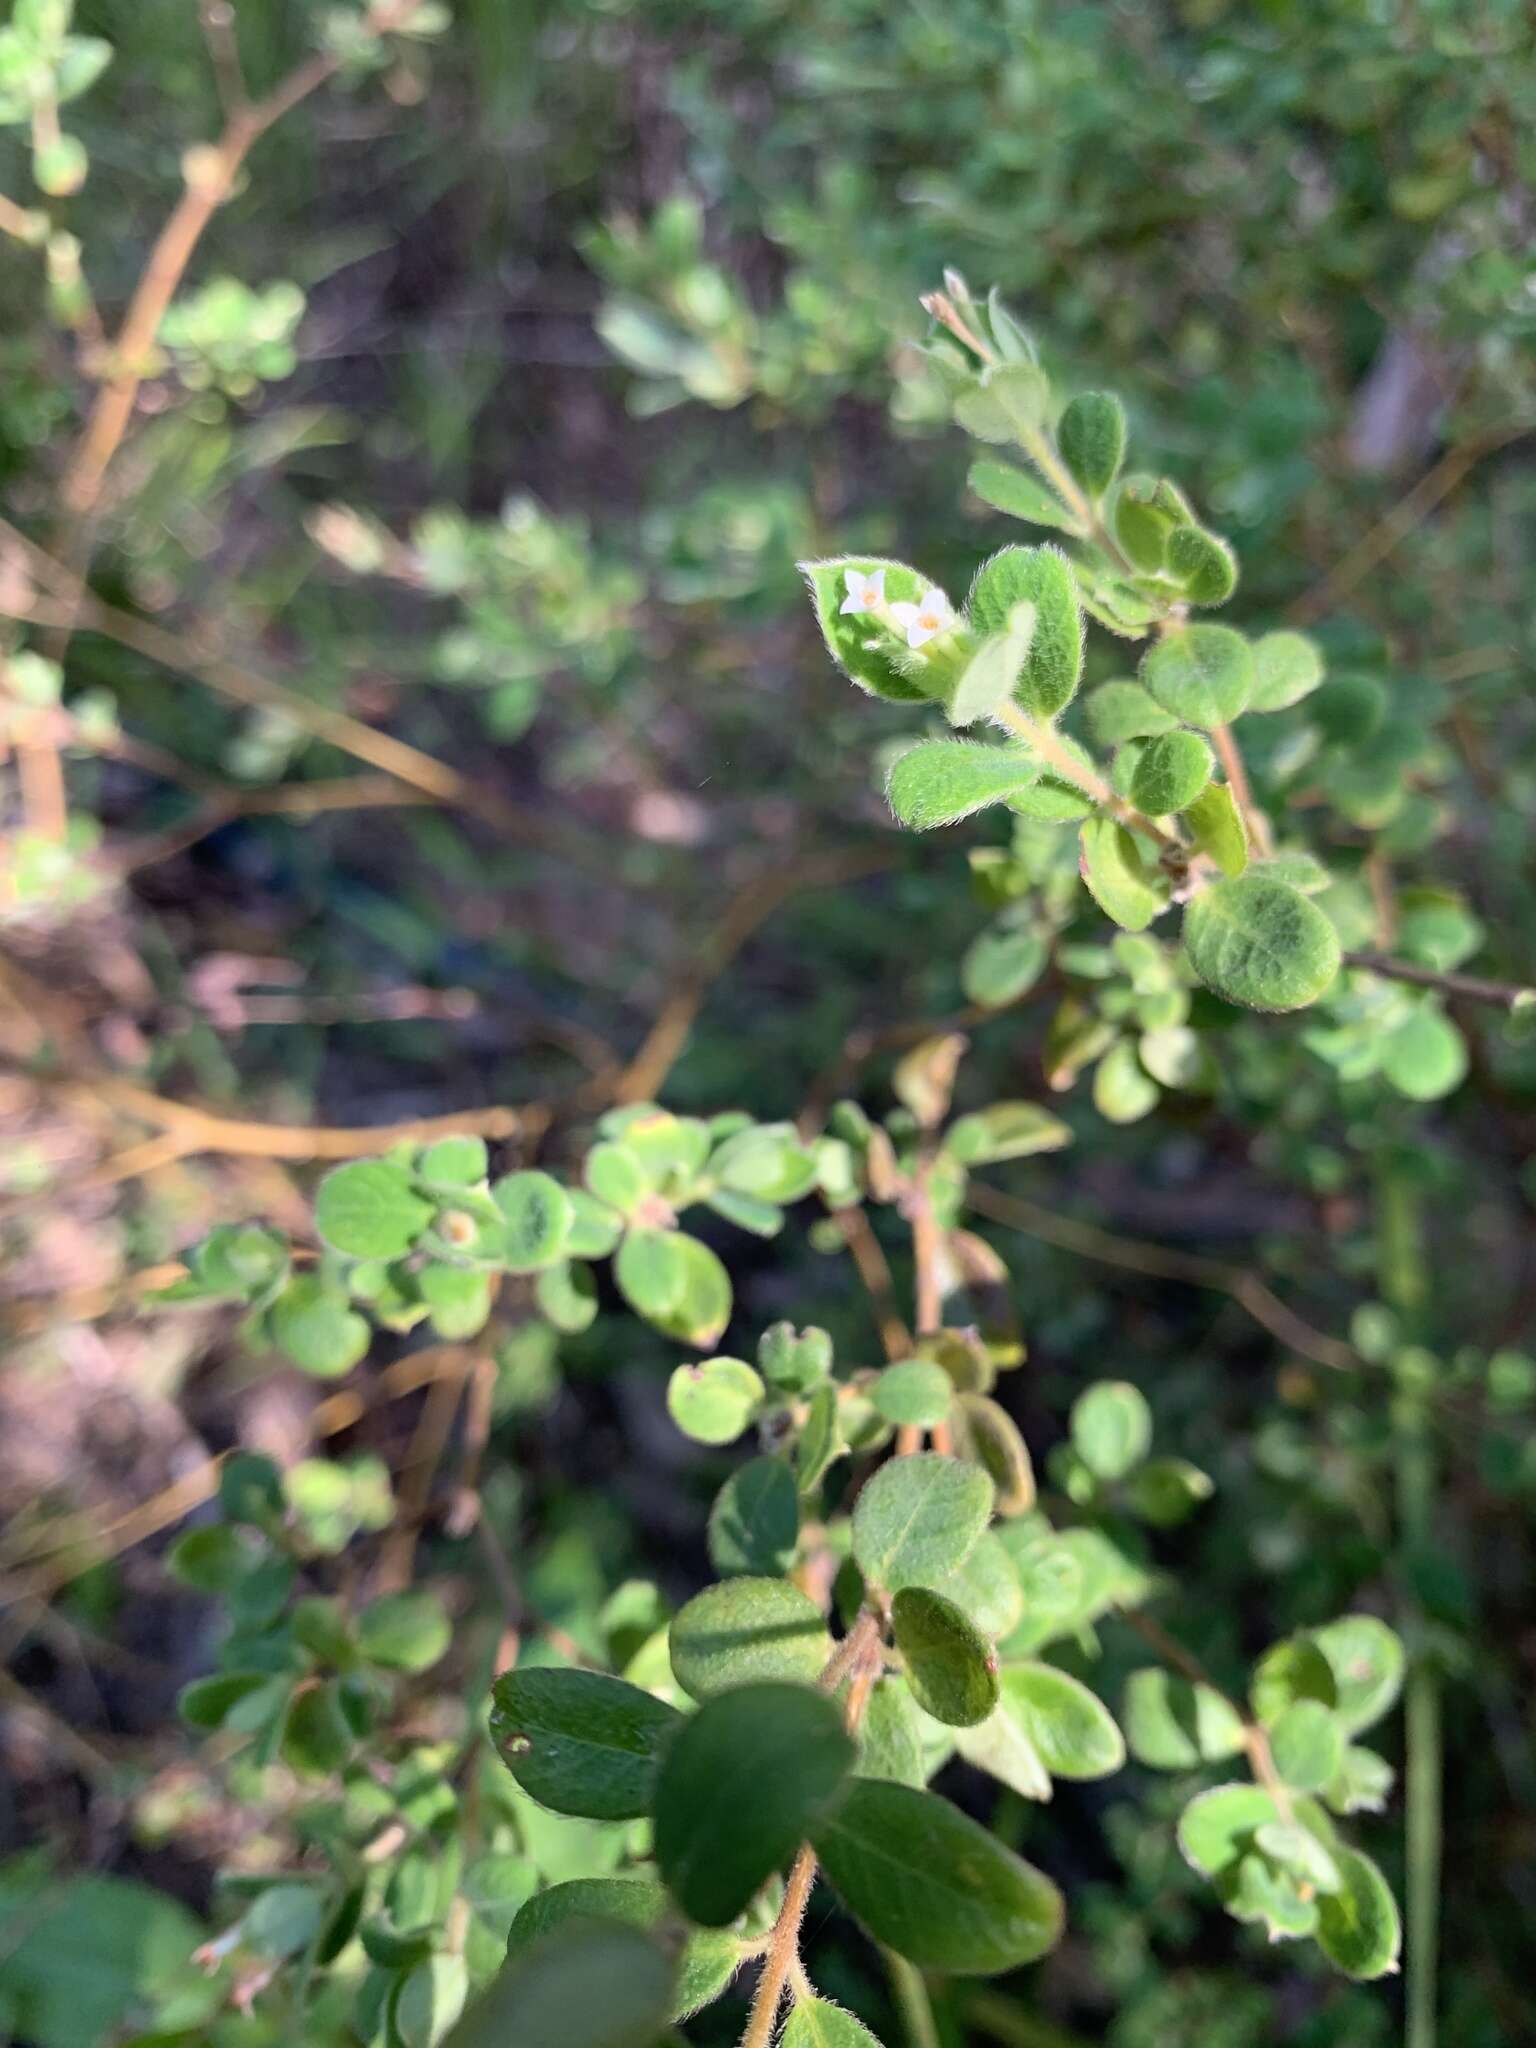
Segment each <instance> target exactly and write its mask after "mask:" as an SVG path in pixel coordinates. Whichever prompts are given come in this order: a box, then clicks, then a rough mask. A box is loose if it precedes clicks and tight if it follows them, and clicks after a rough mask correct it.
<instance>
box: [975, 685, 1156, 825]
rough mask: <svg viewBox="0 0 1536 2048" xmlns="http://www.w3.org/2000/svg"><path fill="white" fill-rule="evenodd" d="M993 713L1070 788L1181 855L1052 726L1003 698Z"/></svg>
mask: <svg viewBox="0 0 1536 2048" xmlns="http://www.w3.org/2000/svg"><path fill="white" fill-rule="evenodd" d="M996 715H997V717H998V718H999V719H1000V720H1001V721H1002V723H1003V724H1004V725H1006V726H1007V727H1008V729H1009V731H1010V732H1014V733H1017V735H1018V737H1019V738H1020V739H1021V740H1023V741H1024V742H1025V743H1026V745H1028V746H1029V747H1031V748H1033V750H1034V751H1035V753H1037V754H1038V755H1039V756H1040V758H1041V760H1042V761H1044V762H1046V763H1047V764H1048V765H1049V767H1050V768H1051V770H1052V772H1053V773H1054V774H1057V775H1059V776H1060V777H1061V778H1062V780H1063V781H1064V782H1070V783H1071V784H1072V786H1073V788H1074V789H1080V790H1081V791H1082V792H1083V794H1084V796H1086V797H1091V798H1092V799H1093V801H1094V803H1096V804H1097V805H1098V806H1099V807H1100V808H1101V809H1102V810H1106V811H1109V812H1111V813H1112V814H1113V815H1114V816H1115V817H1117V818H1118V819H1119V820H1120V821H1121V823H1122V824H1125V825H1130V826H1132V827H1133V828H1134V829H1135V830H1136V831H1138V832H1144V833H1145V834H1146V835H1147V837H1148V838H1149V839H1152V840H1155V841H1156V843H1157V844H1158V845H1159V846H1160V847H1162V849H1163V850H1164V852H1165V853H1177V854H1178V855H1179V856H1180V857H1181V858H1183V857H1184V856H1185V854H1186V851H1187V849H1186V848H1185V847H1184V845H1183V843H1182V842H1181V841H1180V840H1178V839H1176V838H1175V837H1174V836H1173V834H1172V833H1171V832H1165V831H1164V830H1163V828H1162V826H1161V825H1159V824H1157V823H1155V822H1154V820H1153V819H1151V818H1148V817H1145V816H1144V815H1143V814H1142V812H1140V811H1138V810H1137V809H1136V807H1135V806H1134V804H1128V803H1126V802H1125V801H1124V800H1123V799H1122V798H1121V797H1118V796H1116V794H1115V792H1114V791H1113V789H1111V788H1110V786H1109V784H1108V783H1107V782H1106V781H1105V780H1104V778H1103V776H1102V775H1100V774H1099V773H1098V771H1097V770H1096V769H1093V768H1085V767H1084V766H1083V764H1082V762H1081V761H1079V760H1078V758H1077V756H1076V755H1075V754H1074V753H1073V752H1072V751H1071V749H1070V748H1069V747H1068V746H1067V745H1066V744H1065V742H1064V741H1063V740H1062V737H1061V735H1060V733H1058V732H1057V731H1056V729H1055V727H1054V726H1052V725H1049V724H1046V723H1045V722H1044V721H1043V720H1040V719H1036V718H1031V717H1030V715H1029V713H1028V712H1027V711H1023V710H1021V709H1020V708H1019V706H1018V705H1017V704H1014V703H1012V702H1011V701H1007V700H1005V701H1004V702H1003V703H1002V704H1000V705H999V706H998V709H997V714H996Z"/></svg>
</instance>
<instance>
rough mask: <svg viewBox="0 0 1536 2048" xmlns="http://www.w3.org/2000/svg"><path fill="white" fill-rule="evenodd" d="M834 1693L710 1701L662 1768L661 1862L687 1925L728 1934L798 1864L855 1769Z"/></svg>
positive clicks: (770, 1692)
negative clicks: (797, 1854)
mask: <svg viewBox="0 0 1536 2048" xmlns="http://www.w3.org/2000/svg"><path fill="white" fill-rule="evenodd" d="M854 1755H855V1750H854V1744H853V1740H852V1738H851V1737H850V1736H849V1734H848V1733H847V1731H846V1730H845V1729H844V1727H843V1719H842V1714H841V1712H840V1710H839V1708H838V1707H837V1705H836V1703H835V1702H834V1701H833V1700H831V1699H829V1698H828V1697H827V1696H826V1694H825V1693H820V1692H814V1691H812V1690H811V1689H810V1688H808V1687H805V1686H798V1685H783V1684H765V1685H748V1686H742V1687H739V1688H738V1689H736V1690H734V1691H731V1692H727V1693H722V1694H721V1695H720V1696H719V1697H718V1698H717V1699H712V1700H710V1701H709V1702H708V1703H707V1704H706V1705H705V1706H703V1707H701V1708H700V1709H699V1711H698V1713H697V1714H695V1715H694V1716H693V1718H692V1719H691V1720H690V1721H688V1722H687V1723H686V1724H685V1725H684V1727H683V1730H682V1732H681V1734H679V1735H678V1737H677V1738H676V1740H675V1741H674V1742H673V1743H672V1744H671V1745H670V1746H669V1748H668V1749H667V1752H666V1755H665V1757H664V1758H663V1760H662V1765H661V1772H660V1775H659V1777H658V1779H657V1785H656V1861H657V1863H658V1865H659V1866H660V1869H661V1874H662V1876H663V1877H664V1878H665V1880H666V1883H667V1888H668V1889H669V1890H670V1892H671V1893H672V1896H673V1897H674V1898H675V1899H676V1900H677V1902H678V1904H679V1905H680V1906H681V1907H682V1909H683V1911H684V1912H685V1913H686V1914H687V1916H688V1918H689V1919H690V1920H693V1921H697V1922H698V1923H699V1925H701V1926H704V1927H724V1926H726V1925H727V1924H728V1922H730V1921H732V1920H734V1919H735V1918H736V1916H737V1914H738V1913H741V1912H743V1911H744V1910H745V1909H746V1907H747V1906H748V1905H749V1904H750V1903H751V1901H752V1898H753V1896H754V1894H755V1893H756V1892H757V1891H758V1890H759V1888H760V1887H761V1886H762V1885H763V1884H764V1883H765V1882H766V1880H767V1879H768V1878H769V1877H771V1876H772V1875H773V1873H774V1872H775V1871H776V1870H777V1869H779V1867H780V1866H781V1865H782V1864H783V1863H785V1862H786V1861H787V1860H788V1858H789V1857H790V1856H792V1855H793V1853H794V1851H795V1849H796V1848H797V1847H798V1845H799V1843H800V1842H801V1841H802V1840H803V1839H804V1838H805V1836H806V1835H807V1834H808V1833H809V1832H810V1830H811V1828H812V1826H813V1825H814V1824H815V1822H816V1821H817V1820H819V1819H820V1818H821V1816H822V1815H823V1814H824V1813H825V1812H826V1811H827V1809H828V1807H829V1806H830V1805H831V1804H832V1802H833V1801H834V1800H835V1798H836V1796H837V1794H838V1793H839V1792H840V1791H841V1790H842V1787H843V1783H844V1780H845V1779H846V1778H847V1775H848V1772H849V1770H850V1769H851V1768H852V1765H853V1761H854Z"/></svg>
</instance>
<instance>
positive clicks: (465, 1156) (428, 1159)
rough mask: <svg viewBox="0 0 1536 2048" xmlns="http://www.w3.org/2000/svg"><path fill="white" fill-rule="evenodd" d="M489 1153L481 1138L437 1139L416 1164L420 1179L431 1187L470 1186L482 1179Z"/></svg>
mask: <svg viewBox="0 0 1536 2048" xmlns="http://www.w3.org/2000/svg"><path fill="white" fill-rule="evenodd" d="M489 1165H490V1156H489V1154H488V1153H487V1151H486V1149H485V1140H484V1138H439V1139H438V1140H437V1142H436V1144H434V1145H428V1146H427V1147H426V1149H425V1150H424V1151H423V1153H422V1155H421V1157H420V1159H419V1160H418V1161H417V1163H416V1172H417V1174H418V1176H419V1178H420V1179H422V1180H423V1181H425V1182H426V1184H427V1186H428V1187H433V1188H472V1187H476V1186H478V1185H479V1183H480V1182H481V1181H483V1180H484V1179H485V1176H486V1172H487V1170H488V1168H489Z"/></svg>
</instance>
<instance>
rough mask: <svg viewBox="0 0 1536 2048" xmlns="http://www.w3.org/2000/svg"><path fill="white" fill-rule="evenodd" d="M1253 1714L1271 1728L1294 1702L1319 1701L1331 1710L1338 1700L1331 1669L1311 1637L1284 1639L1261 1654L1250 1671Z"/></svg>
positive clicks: (1298, 1636) (1288, 1637)
mask: <svg viewBox="0 0 1536 2048" xmlns="http://www.w3.org/2000/svg"><path fill="white" fill-rule="evenodd" d="M1249 1697H1250V1699H1251V1700H1252V1702H1253V1711H1254V1714H1255V1715H1256V1716H1257V1718H1258V1719H1259V1720H1260V1721H1262V1722H1263V1723H1264V1725H1265V1727H1266V1728H1272V1727H1273V1726H1274V1724H1275V1723H1276V1722H1277V1721H1278V1720H1279V1719H1280V1716H1281V1715H1282V1714H1283V1713H1284V1712H1285V1710H1286V1709H1287V1707H1290V1706H1292V1705H1294V1704H1295V1702H1296V1701H1297V1700H1319V1701H1321V1703H1322V1704H1323V1705H1324V1706H1325V1707H1332V1706H1333V1705H1334V1704H1335V1703H1336V1701H1337V1699H1338V1685H1337V1682H1336V1681H1335V1679H1334V1675H1333V1666H1332V1664H1330V1662H1329V1661H1328V1658H1327V1657H1326V1656H1325V1655H1324V1653H1323V1651H1322V1650H1321V1649H1320V1648H1319V1646H1318V1644H1317V1642H1316V1640H1315V1639H1314V1638H1313V1637H1312V1636H1311V1635H1310V1634H1308V1635H1295V1636H1287V1637H1286V1638H1285V1639H1284V1640H1283V1641H1282V1642H1278V1643H1275V1644H1273V1645H1272V1646H1271V1647H1270V1648H1269V1649H1267V1650H1266V1651H1265V1652H1264V1655H1263V1656H1262V1657H1261V1658H1260V1659H1259V1661H1258V1663H1257V1664H1256V1665H1255V1666H1254V1667H1253V1677H1252V1679H1251V1681H1250V1684H1249Z"/></svg>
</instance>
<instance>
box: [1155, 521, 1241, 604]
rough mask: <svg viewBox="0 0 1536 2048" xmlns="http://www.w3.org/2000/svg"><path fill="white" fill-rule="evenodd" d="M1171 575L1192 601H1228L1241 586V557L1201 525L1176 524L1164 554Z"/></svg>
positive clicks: (1193, 602)
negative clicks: (1238, 565) (1238, 584)
mask: <svg viewBox="0 0 1536 2048" xmlns="http://www.w3.org/2000/svg"><path fill="white" fill-rule="evenodd" d="M1164 560H1165V564H1166V567H1167V571H1168V574H1169V575H1170V576H1172V577H1173V579H1174V581H1175V582H1177V583H1179V584H1182V586H1183V589H1184V595H1185V597H1186V598H1187V599H1188V600H1189V602H1190V603H1191V604H1199V605H1210V604H1225V603H1226V601H1227V599H1228V598H1229V597H1230V596H1231V595H1232V593H1233V591H1234V590H1236V588H1237V557H1236V556H1235V555H1234V554H1233V552H1232V550H1231V548H1229V547H1228V546H1227V543H1226V542H1225V541H1224V540H1222V539H1221V538H1220V536H1219V535H1217V534H1214V533H1207V532H1206V531H1205V529H1204V527H1201V526H1176V527H1175V528H1174V529H1173V531H1172V533H1170V534H1169V536H1168V546H1167V551H1166V554H1165V556H1164Z"/></svg>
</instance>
